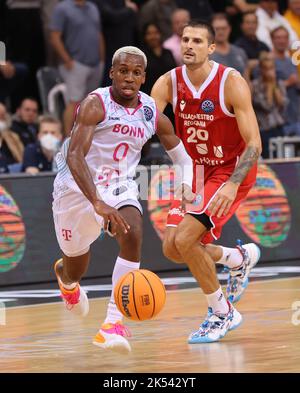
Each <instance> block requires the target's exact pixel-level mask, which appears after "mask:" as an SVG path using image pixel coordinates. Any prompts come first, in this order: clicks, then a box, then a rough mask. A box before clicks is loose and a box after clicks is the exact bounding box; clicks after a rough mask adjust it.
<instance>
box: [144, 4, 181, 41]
mask: <svg viewBox="0 0 300 393" xmlns="http://www.w3.org/2000/svg"><path fill="white" fill-rule="evenodd" d="M176 8H178V7H177V4H176V2H175V0H149V1H148V3H146V4H144V5H143V7H142V8H141V10H140V13H139V28H140V31H141V32H143V31H145V26H146V25H148V24H149V23H154V24H156V25H157V26H158V28H159V30H160V31H161V36H162V41H165V40H166V39H168V38H169V37H171V35H172V33H173V31H172V22H171V15H172V14H173V12H174V11H175V10H176Z"/></svg>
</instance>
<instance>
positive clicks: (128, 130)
mask: <svg viewBox="0 0 300 393" xmlns="http://www.w3.org/2000/svg"><path fill="white" fill-rule="evenodd" d="M112 132H116V133H117V132H119V133H120V134H122V135H128V136H132V137H134V138H140V139H143V138H144V135H145V130H144V128H141V127H136V126H132V125H130V126H129V125H128V124H115V125H114V127H113V129H112Z"/></svg>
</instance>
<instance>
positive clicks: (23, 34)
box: [5, 0, 45, 99]
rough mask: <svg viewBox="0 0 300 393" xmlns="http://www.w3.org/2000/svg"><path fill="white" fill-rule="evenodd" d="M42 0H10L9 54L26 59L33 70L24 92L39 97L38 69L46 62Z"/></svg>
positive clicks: (11, 56) (20, 59)
mask: <svg viewBox="0 0 300 393" xmlns="http://www.w3.org/2000/svg"><path fill="white" fill-rule="evenodd" d="M41 3H42V1H41V0H31V1H28V0H10V1H6V4H7V12H6V16H5V21H6V39H5V42H6V47H7V52H8V53H7V56H8V58H9V59H10V60H11V61H12V62H13V63H24V64H26V65H27V67H28V70H29V75H28V78H26V83H25V85H24V95H23V97H24V96H25V97H26V96H32V97H34V98H36V99H39V93H38V87H37V80H36V72H37V70H38V69H39V68H40V67H42V66H44V65H45V44H44V34H43V24H42V19H41ZM23 97H22V98H23Z"/></svg>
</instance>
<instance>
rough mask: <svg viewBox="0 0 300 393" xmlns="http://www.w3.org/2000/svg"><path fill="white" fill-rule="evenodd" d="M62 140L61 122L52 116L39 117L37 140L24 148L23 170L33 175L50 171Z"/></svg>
mask: <svg viewBox="0 0 300 393" xmlns="http://www.w3.org/2000/svg"><path fill="white" fill-rule="evenodd" d="M61 141H62V130H61V123H60V121H58V120H57V119H55V118H54V117H52V116H44V117H42V118H41V119H40V123H39V132H38V141H37V142H35V143H33V144H29V145H28V146H26V148H25V152H24V159H23V171H24V172H26V173H30V174H31V175H35V174H37V173H38V172H45V171H52V169H53V160H54V156H55V154H56V153H57V151H58V149H59V147H60V144H61Z"/></svg>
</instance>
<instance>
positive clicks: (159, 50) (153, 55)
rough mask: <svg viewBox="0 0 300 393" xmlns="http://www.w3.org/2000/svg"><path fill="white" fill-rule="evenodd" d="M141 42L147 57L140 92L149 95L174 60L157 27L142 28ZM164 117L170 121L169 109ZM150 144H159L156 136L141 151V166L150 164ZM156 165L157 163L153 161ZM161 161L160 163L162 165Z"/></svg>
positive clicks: (173, 66) (174, 64)
mask: <svg viewBox="0 0 300 393" xmlns="http://www.w3.org/2000/svg"><path fill="white" fill-rule="evenodd" d="M143 42H144V48H143V50H144V52H145V54H146V56H147V70H146V81H145V83H144V84H143V85H142V87H141V90H142V91H144V92H145V93H147V94H150V93H151V89H152V86H153V85H154V83H155V82H156V81H157V79H158V78H159V77H160V76H161V75H163V74H165V73H166V72H168V71H169V70H171V69H172V68H175V67H176V62H175V59H174V57H173V55H172V52H171V51H170V50H169V49H165V48H163V46H162V36H161V32H160V30H159V28H158V26H157V25H155V24H153V23H149V24H148V25H146V26H145V27H144V32H143ZM166 110H167V112H165V114H166V115H168V116H169V117H170V118H171V120H172V113H171V112H170V108H167V109H166ZM152 142H159V140H158V138H157V136H156V135H154V137H152V138H151V140H150V141H148V142H147V143H146V144H145V145H144V147H143V150H142V160H141V163H142V164H143V165H147V164H151V162H152V158H151V153H150V146H151V143H152ZM155 162H156V163H157V164H158V162H157V161H155ZM163 162H164V161H163V159H162V161H161V163H163Z"/></svg>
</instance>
